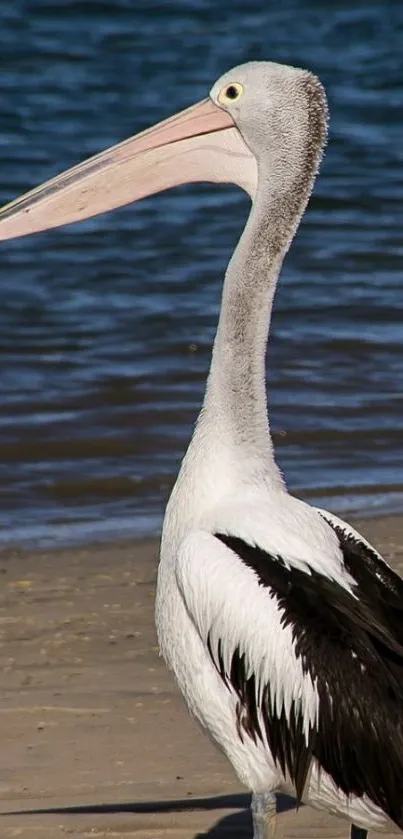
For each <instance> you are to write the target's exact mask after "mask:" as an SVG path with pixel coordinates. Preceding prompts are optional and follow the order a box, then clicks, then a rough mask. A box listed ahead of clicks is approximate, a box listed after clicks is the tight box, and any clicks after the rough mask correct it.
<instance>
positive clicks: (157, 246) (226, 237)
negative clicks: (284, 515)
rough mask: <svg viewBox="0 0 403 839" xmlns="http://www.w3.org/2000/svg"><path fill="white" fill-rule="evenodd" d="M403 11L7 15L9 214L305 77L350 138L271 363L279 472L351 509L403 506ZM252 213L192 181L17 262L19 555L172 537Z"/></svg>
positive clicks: (140, 7)
mask: <svg viewBox="0 0 403 839" xmlns="http://www.w3.org/2000/svg"><path fill="white" fill-rule="evenodd" d="M402 43H403V4H401V2H400V0H397V1H396V2H387V0H377V2H372V3H371V2H369V3H366V2H358V0H357V2H352V0H346V2H342V0H333V2H331V0H321V2H319V0H317V2H314V0H282V2H281V3H279V4H276V3H268V2H267V0H248V2H247V3H245V2H244V0H231V2H215V0H176V2H168V1H166V2H164V0H160V2H152V0H109V2H107V0H99V2H98V0H87V2H74V0H58V2H56V0H53V2H50V0H48V1H46V0H42V2H35V0H25V2H24V1H23V0H13V2H12V3H11V2H10V3H2V4H1V5H0V55H1V70H0V73H1V76H0V200H1V202H2V203H3V202H6V201H9V200H11V199H12V198H14V197H15V196H16V195H18V194H20V193H21V192H23V191H25V190H27V189H29V188H31V187H33V186H35V185H36V184H38V183H39V182H41V181H43V180H44V179H47V178H49V177H51V176H52V175H53V174H55V173H56V172H58V171H60V170H62V169H64V168H66V167H67V166H69V165H71V164H73V163H75V162H77V161H79V160H81V159H83V158H85V157H86V156H88V155H90V154H93V153H94V152H97V151H99V150H101V149H103V148H105V147H107V146H108V145H110V144H112V143H115V142H117V141H118V140H121V139H123V138H125V137H127V136H129V135H131V134H133V133H135V132H137V131H139V130H140V129H142V128H144V127H145V126H147V125H149V124H152V123H153V122H155V121H158V120H160V119H162V118H164V117H166V116H168V115H170V114H172V113H174V112H175V111H177V110H179V109H182V108H183V107H186V106H187V105H189V104H191V103H193V102H194V101H197V100H198V99H200V98H202V97H204V96H205V95H206V93H207V91H208V90H209V88H210V86H211V84H212V83H213V82H214V80H215V79H216V77H217V76H219V75H220V74H221V73H222V72H224V71H225V70H227V69H229V68H230V67H231V66H233V65H234V64H237V63H239V62H243V61H248V60H251V59H269V60H275V61H281V62H285V63H291V64H296V65H300V66H307V67H309V68H311V69H312V70H314V71H315V72H316V73H318V74H319V76H320V77H321V79H322V80H323V82H324V83H325V85H326V87H327V90H328V95H329V99H330V105H331V114H332V121H331V135H330V144H329V148H328V153H327V157H326V160H325V163H324V165H323V169H322V175H321V178H320V180H319V182H318V185H317V188H316V191H315V196H314V198H313V200H312V202H311V205H310V208H309V211H308V212H307V215H306V218H305V221H304V223H303V225H302V227H301V230H300V232H299V234H298V237H297V240H296V241H295V243H294V246H293V249H292V251H291V253H290V255H289V257H288V259H287V262H286V265H285V267H284V271H283V276H282V280H281V285H280V289H279V294H278V297H277V305H276V310H275V316H274V322H273V329H272V336H271V347H270V352H269V358H268V382H269V405H270V411H271V416H272V426H273V429H274V431H275V437H276V445H277V452H278V459H279V461H280V464H281V466H282V468H283V470H284V472H285V474H286V476H287V479H288V483H289V486H290V487H291V488H292V489H293V490H294V491H295V492H297V493H298V494H301V495H304V496H305V497H309V498H311V499H313V500H314V501H316V502H320V503H323V504H326V505H327V506H328V507H329V508H331V509H333V510H336V511H341V512H342V513H345V514H350V515H351V514H353V513H358V512H359V513H363V514H371V513H375V512H380V511H402V510H403V399H402V396H401V391H402V385H403V330H402V320H403V267H402V266H403V121H402V102H403V50H402ZM247 212H248V201H247V200H246V199H245V198H244V197H243V196H242V195H241V193H239V192H238V191H237V190H236V189H235V188H230V187H213V186H211V187H210V186H194V187H191V188H189V187H188V188H182V189H178V190H175V191H172V192H169V193H166V194H164V195H160V196H156V197H154V198H152V199H149V200H148V201H146V202H143V203H140V204H138V205H137V206H134V207H129V208H125V209H123V210H120V211H118V212H116V213H114V214H110V215H107V216H102V217H100V218H97V219H94V220H92V221H90V222H87V223H85V224H83V225H80V226H75V227H69V228H65V229H64V230H56V231H53V232H52V233H48V234H44V235H38V236H36V237H32V238H27V239H23V240H21V241H18V240H17V241H15V242H11V243H4V244H2V246H1V249H0V266H1V267H0V288H1V306H0V461H1V466H0V469H1V474H0V541H2V542H6V541H8V542H24V541H25V542H27V541H28V542H39V543H45V542H47V541H51V542H52V541H53V540H59V541H71V540H87V539H94V538H104V537H105V538H106V537H108V538H109V537H116V536H126V535H142V534H144V533H155V532H156V531H157V530H158V528H159V526H160V522H161V517H162V513H163V508H164V504H165V501H166V498H167V495H168V492H169V488H170V486H171V485H172V482H173V480H174V476H175V473H176V471H177V469H178V465H179V462H180V459H181V457H182V455H183V452H184V450H185V447H186V444H187V441H188V439H189V435H190V432H191V428H192V424H193V422H194V420H195V417H196V415H197V412H198V409H199V407H200V403H201V399H202V394H203V388H204V381H205V376H206V372H207V368H208V364H209V358H210V347H211V342H212V340H213V336H214V330H215V325H216V321H217V314H218V307H219V298H220V290H221V281H222V275H223V271H224V268H225V265H226V262H227V261H228V258H229V256H230V254H231V251H232V249H233V247H234V245H235V243H236V240H237V237H238V236H239V233H240V231H241V229H242V226H243V224H244V221H245V218H246V214H247Z"/></svg>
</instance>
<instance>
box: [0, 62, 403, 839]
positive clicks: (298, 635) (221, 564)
mask: <svg viewBox="0 0 403 839" xmlns="http://www.w3.org/2000/svg"><path fill="white" fill-rule="evenodd" d="M327 120H328V111H327V104H326V96H325V92H324V90H323V87H322V85H321V84H320V82H319V80H318V79H317V78H316V77H315V76H314V75H312V74H311V73H310V72H308V71H306V70H301V69H297V68H293V67H287V66H281V65H278V64H274V63H268V62H252V63H248V64H244V65H241V66H238V67H235V68H234V69H233V70H231V71H230V72H228V73H226V74H224V75H223V76H222V77H221V78H220V79H219V80H218V81H217V82H216V83H215V84H214V85H213V87H212V89H211V91H210V94H209V97H208V98H207V99H205V100H203V101H202V102H200V103H198V104H196V105H194V106H193V107H191V108H189V109H187V110H185V111H183V112H181V113H180V114H179V115H177V116H174V117H172V118H171V119H168V120H166V121H165V122H162V123H160V124H158V125H157V126H156V127H154V128H151V129H149V130H147V131H145V132H143V133H142V134H139V135H138V136H137V137H134V138H130V139H128V140H126V141H125V142H123V143H121V144H119V145H117V146H114V147H113V148H111V149H109V150H107V151H105V152H103V153H101V154H98V155H97V156H95V157H93V158H92V159H90V160H89V161H87V162H85V163H82V164H80V165H78V166H77V167H75V168H73V169H71V170H69V171H68V172H66V173H64V174H62V175H60V176H58V177H56V178H55V179H53V180H51V181H50V182H48V183H47V184H45V185H43V186H41V187H39V188H38V189H36V190H34V191H33V192H30V193H28V194H27V195H26V196H23V197H22V198H20V199H18V200H16V201H14V202H13V203H12V204H10V205H8V206H7V207H5V208H4V209H3V210H2V212H1V213H0V238H2V239H8V238H13V237H15V236H23V235H26V234H29V233H33V232H35V231H39V230H45V229H47V228H51V227H56V226H58V225H62V224H67V223H69V222H73V221H79V220H80V219H85V218H88V217H90V216H94V215H96V214H97V213H101V212H104V211H105V210H111V209H113V208H115V207H118V206H120V205H122V204H127V203H129V202H132V201H135V200H138V199H140V198H143V197H145V196H146V195H150V194H151V193H156V192H159V191H160V190H163V189H167V188H169V187H173V186H175V185H177V184H183V183H189V182H196V181H210V182H214V181H217V182H219V181H221V182H233V183H235V184H238V185H239V186H240V187H241V188H242V189H244V190H245V191H246V192H247V193H249V195H250V197H251V199H252V207H251V211H250V215H249V218H248V220H247V223H246V226H245V229H244V231H243V233H242V236H241V238H240V241H239V243H238V245H237V247H236V250H235V252H234V254H233V256H232V258H231V261H230V263H229V266H228V269H227V271H226V274H225V279H224V286H223V294H222V305H221V311H220V317H219V323H218V328H217V334H216V337H215V341H214V347H213V352H212V361H211V367H210V372H209V376H208V380H207V386H206V393H205V398H204V402H203V407H202V410H201V413H200V416H199V418H198V421H197V424H196V427H195V431H194V434H193V437H192V439H191V442H190V445H189V448H188V450H187V453H186V455H185V457H184V460H183V462H182V465H181V469H180V472H179V476H178V478H177V481H176V484H175V486H174V489H173V491H172V494H171V497H170V500H169V502H168V506H167V510H166V515H165V520H164V525H163V533H162V541H161V557H160V564H159V571H158V585H157V598H156V624H157V631H158V638H159V644H160V649H161V652H162V655H163V656H164V658H165V660H166V662H167V664H168V666H169V667H170V668H171V669H172V670H173V672H174V674H175V677H176V680H177V683H178V685H179V688H180V690H181V692H182V694H183V696H184V698H185V700H186V703H187V705H188V708H189V709H190V712H191V713H192V714H193V716H194V717H195V718H196V719H197V720H198V722H199V723H200V724H201V726H202V728H203V729H204V730H205V731H206V732H207V733H208V734H209V736H210V738H211V739H212V740H213V741H214V743H215V744H216V745H217V746H218V747H219V749H220V750H221V751H222V752H223V753H224V754H225V755H226V756H227V757H228V759H229V761H230V762H231V763H232V766H233V767H234V769H235V772H236V774H237V775H238V778H239V779H240V781H241V782H242V783H243V784H244V785H245V786H246V787H247V788H248V789H249V790H250V791H251V793H252V805H251V806H252V819H253V829H254V834H253V835H254V839H268V837H272V836H273V834H274V830H275V824H276V793H281V792H283V793H288V794H290V795H292V796H294V798H295V799H296V802H297V804H300V803H306V804H310V805H312V806H314V807H316V808H319V809H322V810H325V811H328V812H329V813H333V814H336V815H339V816H342V817H344V818H345V819H347V820H348V821H349V822H350V825H351V834H352V836H353V837H355V839H358V837H361V839H362V837H364V836H365V835H366V831H367V830H369V829H375V830H389V829H394V828H395V827H396V826H398V827H399V828H403V783H402V777H403V581H402V580H401V578H400V577H399V576H398V575H397V574H396V573H395V572H394V571H393V570H392V569H391V568H390V566H389V565H388V564H387V563H386V562H385V561H384V560H383V559H382V557H381V556H380V555H379V553H378V552H377V551H376V550H375V549H374V548H373V547H371V545H369V544H368V542H366V541H365V539H363V538H362V536H360V535H359V534H358V533H357V532H356V531H355V530H353V529H352V528H351V527H350V526H349V525H348V524H346V523H345V522H343V521H341V520H340V519H338V518H337V517H336V516H335V515H332V514H331V513H328V512H326V511H324V510H320V509H316V508H313V507H310V506H308V505H307V504H306V503H304V502H303V501H301V500H299V499H298V498H295V497H293V496H292V495H290V494H289V493H288V491H287V488H286V486H285V483H284V480H283V477H282V475H281V473H280V471H279V469H278V467H277V465H276V461H275V456H274V451H273V444H272V440H271V436H270V430H269V422H268V416H267V405H266V389H265V351H266V344H267V337H268V330H269V323H270V316H271V309H272V303H273V298H274V294H275V290H276V285H277V280H278V277H279V273H280V269H281V266H282V263H283V260H284V257H285V255H286V253H287V251H288V248H289V247H290V244H291V242H292V240H293V237H294V234H295V232H296V230H297V228H298V225H299V222H300V220H301V217H302V215H303V213H304V210H305V208H306V205H307V203H308V200H309V197H310V194H311V191H312V188H313V185H314V181H315V177H316V174H317V171H318V168H319V165H320V162H321V158H322V154H323V150H324V145H325V142H326V135H327Z"/></svg>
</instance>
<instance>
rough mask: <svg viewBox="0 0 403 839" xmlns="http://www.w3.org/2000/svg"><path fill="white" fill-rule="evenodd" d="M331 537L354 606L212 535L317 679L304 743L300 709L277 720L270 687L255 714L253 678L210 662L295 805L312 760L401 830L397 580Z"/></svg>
mask: <svg viewBox="0 0 403 839" xmlns="http://www.w3.org/2000/svg"><path fill="white" fill-rule="evenodd" d="M328 523H329V524H330V526H332V527H333V525H331V523H330V522H328ZM333 529H334V530H335V532H336V533H337V535H338V538H339V541H340V548H341V550H342V552H343V557H344V563H345V567H346V568H347V570H348V571H349V572H350V574H351V576H352V577H353V578H354V579H355V580H356V581H357V586H356V588H355V589H354V593H355V594H356V598H355V597H353V596H352V595H351V594H349V592H348V591H346V590H345V589H343V588H342V587H341V586H339V585H338V584H337V583H336V582H334V581H333V580H331V579H330V578H328V577H325V576H324V575H322V574H319V573H317V572H316V571H313V570H312V569H311V574H307V573H305V572H304V571H301V570H299V569H298V568H293V567H291V568H289V567H287V565H286V563H285V562H284V560H283V559H282V558H281V557H280V556H271V555H270V554H268V553H266V552H265V551H263V550H261V549H260V548H258V547H255V546H251V545H248V544H247V543H246V542H244V541H243V540H242V539H238V538H237V537H233V536H228V535H226V534H222V533H217V534H216V537H217V538H218V539H219V540H220V541H221V542H223V543H224V544H225V545H227V547H228V548H230V549H231V550H232V551H234V552H235V553H236V554H237V555H238V556H239V557H240V559H241V560H242V561H243V562H244V563H245V565H247V566H248V567H249V568H251V569H252V570H253V571H254V572H255V574H256V576H257V579H258V582H259V585H261V586H265V587H268V588H270V590H271V591H272V593H273V594H274V595H275V597H276V598H277V601H278V604H279V608H280V610H281V612H282V618H281V620H282V623H283V625H284V626H286V625H290V626H291V628H292V635H293V641H294V645H295V646H294V651H295V655H296V656H297V658H300V659H301V661H302V666H303V669H304V671H305V672H306V673H309V674H310V676H311V678H312V679H313V680H316V685H317V690H318V695H319V719H318V724H317V726H315V727H314V728H311V730H310V731H309V736H308V739H307V740H306V738H305V735H304V731H303V717H302V712H301V708H300V706H299V703H294V704H293V706H292V708H291V711H290V714H289V715H286V713H285V710H284V708H283V709H282V711H281V713H280V714H277V712H276V710H275V709H276V702H275V696H271V694H270V685H269V684H268V685H265V686H264V689H263V699H262V703H261V708H260V709H259V708H257V705H256V703H257V699H256V697H257V691H256V684H255V677H254V676H253V675H252V676H250V677H249V678H246V667H245V662H244V657H243V655H242V654H241V652H240V650H239V649H236V650H235V652H234V654H233V658H232V663H231V668H230V673H226V672H225V667H224V663H223V657H222V655H221V649H220V647H219V649H218V659H219V660H218V662H215V663H216V666H217V668H218V670H219V672H220V674H221V677H222V678H223V680H224V681H225V682H226V684H229V683H231V685H232V688H233V690H234V691H235V693H236V695H237V697H238V712H237V719H238V731H239V733H240V735H241V736H242V734H243V732H244V733H245V734H249V735H250V736H251V737H253V739H256V738H259V739H262V731H261V727H260V723H259V712H260V713H261V716H260V719H261V720H263V723H264V729H265V734H266V737H267V740H268V743H269V746H270V749H271V751H272V754H273V757H274V759H275V761H276V762H277V763H278V765H279V766H280V767H281V770H282V772H283V773H284V774H287V775H288V776H289V777H290V778H291V780H292V782H293V783H294V785H295V788H296V792H297V798H298V800H301V798H302V795H303V791H304V787H305V784H306V781H307V776H308V772H309V767H310V764H311V761H312V758H315V759H316V760H317V761H318V763H319V765H320V766H321V767H322V769H323V770H324V771H325V772H326V773H328V774H329V775H330V776H331V777H332V778H333V780H334V782H335V784H336V785H337V787H339V788H340V789H341V790H342V791H343V792H344V793H345V794H346V795H356V796H363V795H367V796H369V798H371V799H372V801H373V802H374V803H375V804H376V805H378V806H379V807H381V808H382V810H384V812H385V813H386V814H387V815H388V816H389V817H390V818H391V819H392V820H393V821H394V822H396V824H397V825H398V826H399V827H400V828H403V795H402V793H403V783H402V780H401V779H402V777H403V581H402V580H401V578H400V577H398V576H397V575H396V574H394V572H393V571H392V570H391V569H389V568H388V566H387V565H385V564H384V563H383V562H382V561H381V560H380V559H379V558H378V557H377V555H376V553H375V552H374V551H371V549H370V548H367V546H366V545H365V544H363V543H361V542H358V541H357V540H356V539H354V538H353V537H351V536H350V535H349V534H346V533H345V532H344V531H343V530H342V529H341V528H335V527H333ZM251 620H253V614H252V615H251ZM210 653H211V650H210ZM285 677H286V674H285Z"/></svg>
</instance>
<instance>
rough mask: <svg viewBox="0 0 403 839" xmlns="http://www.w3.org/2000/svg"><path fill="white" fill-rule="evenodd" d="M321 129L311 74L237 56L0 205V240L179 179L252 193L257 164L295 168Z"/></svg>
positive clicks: (322, 109) (319, 100) (317, 142)
mask: <svg viewBox="0 0 403 839" xmlns="http://www.w3.org/2000/svg"><path fill="white" fill-rule="evenodd" d="M325 132H326V101H325V96H324V93H323V89H322V87H321V85H320V83H319V81H318V80H317V79H316V78H315V77H314V76H312V74H311V73H309V72H307V71H305V70H299V69H295V68H292V67H286V66H283V65H279V64H272V63H269V62H264V61H262V62H250V63H249V64H243V65H240V66H239V67H235V68H234V69H233V70H231V71H230V72H228V73H225V74H224V75H223V76H222V77H221V78H220V79H219V80H218V81H217V82H216V83H215V84H214V86H213V88H212V90H211V91H210V96H209V97H208V98H207V99H205V100H203V101H202V102H199V103H198V104H197V105H193V106H192V107H191V108H188V109H187V110H185V111H182V112H181V113H179V114H177V115H176V116H173V117H171V118H170V119H167V120H165V121H164V122H161V123H159V124H158V125H156V126H155V127H153V128H149V129H148V130H147V131H143V132H142V133H141V134H138V135H137V136H135V137H131V138H130V139H129V140H125V141H124V142H123V143H120V144H119V145H117V146H113V147H112V148H110V149H108V150H107V151H104V152H101V153H100V154H97V155H96V156H95V157H92V158H90V159H89V160H87V161H85V162H84V163H81V164H79V165H78V166H75V167H73V168H72V169H69V170H68V171H67V172H64V173H63V174H61V175H58V176H57V177H56V178H53V179H52V180H51V181H48V182H47V183H45V184H43V185H42V186H40V187H38V188H37V189H34V190H33V191H32V192H29V193H27V194H26V195H24V196H22V197H21V198H18V199H17V200H16V201H13V202H12V203H11V204H8V205H7V206H6V207H4V208H3V209H2V210H1V211H0V239H3V240H4V239H12V238H15V237H17V236H26V235H28V234H30V233H35V232H38V231H40V230H48V229H50V228H52V227H59V226H61V225H64V224H70V223H72V222H77V221H81V220H84V219H87V218H90V217H91V216H95V215H98V214H99V213H103V212H106V211H107V210H113V209H116V208H117V207H121V206H123V205H124V204H130V203H132V202H134V201H138V200H139V199H140V198H145V197H146V196H148V195H152V194H154V193H156V192H161V191H162V190H165V189H169V188H170V187H173V186H179V185H180V184H185V183H192V182H198V181H205V182H206V181H207V182H222V183H235V184H238V185H239V186H240V187H241V188H242V189H244V190H245V191H246V192H248V193H249V195H250V196H251V197H252V198H253V197H254V196H255V193H256V190H257V185H258V171H259V170H260V168H261V166H262V164H263V163H266V162H267V164H268V168H269V169H270V170H271V175H272V177H273V178H274V179H276V177H277V176H278V167H279V166H282V165H283V164H284V165H286V166H288V167H290V166H291V170H292V167H293V165H295V160H296V158H297V157H298V156H299V153H300V152H301V149H304V154H305V155H308V156H309V147H310V145H311V146H312V149H314V151H315V153H316V155H317V157H318V162H319V158H320V151H321V149H322V146H323V143H324V139H325ZM311 168H312V167H311ZM276 170H277V171H276Z"/></svg>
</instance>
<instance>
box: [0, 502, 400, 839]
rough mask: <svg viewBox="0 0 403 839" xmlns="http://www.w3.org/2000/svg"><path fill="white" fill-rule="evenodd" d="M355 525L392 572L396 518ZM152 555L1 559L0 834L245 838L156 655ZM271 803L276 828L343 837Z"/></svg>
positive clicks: (244, 799) (236, 805)
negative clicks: (275, 811) (278, 811)
mask: <svg viewBox="0 0 403 839" xmlns="http://www.w3.org/2000/svg"><path fill="white" fill-rule="evenodd" d="M358 524H359V527H360V529H361V530H362V532H363V533H364V534H366V535H367V536H368V537H369V538H370V539H371V541H373V542H374V544H375V545H377V546H378V547H379V548H380V549H381V550H382V551H383V552H384V554H385V555H386V556H387V557H389V559H390V560H391V561H392V563H393V564H394V565H395V567H397V568H400V569H402V568H403V519H400V518H398V517H392V518H383V519H378V520H375V519H373V520H371V521H365V522H360V523H358ZM156 552H157V548H156V545H155V544H154V543H149V542H144V543H142V542H136V543H131V544H116V545H107V546H92V547H90V548H83V549H71V550H60V551H54V552H49V553H36V554H27V553H23V552H19V551H12V550H10V551H8V552H5V553H3V554H1V555H0V585H1V588H0V667H1V671H0V696H1V700H0V799H1V802H0V812H1V815H0V839H8V837H20V838H21V839H66V837H70V836H71V837H81V838H83V837H137V839H146V837H147V839H153V837H165V838H166V839H176V837H177V839H194V837H199V839H200V837H210V839H220V837H222V839H224V837H227V839H229V837H239V839H241V837H244V839H246V837H250V836H251V824H250V820H249V814H248V812H247V810H246V808H247V806H248V796H247V795H246V794H245V791H244V790H243V789H242V788H241V787H240V785H239V783H238V782H237V780H236V778H235V777H234V775H233V772H232V769H231V767H230V766H229V765H228V764H227V762H226V761H225V760H224V758H223V757H221V755H219V754H218V753H217V752H216V751H215V750H214V748H213V746H212V745H211V744H210V742H209V741H208V740H207V739H206V738H205V737H203V735H202V734H201V733H200V731H199V730H198V728H197V726H196V725H195V723H194V722H193V721H192V720H191V719H190V718H189V716H188V714H187V711H186V709H185V707H184V705H183V703H182V700H181V698H180V696H179V695H178V691H177V689H176V687H175V685H174V683H173V680H172V677H171V675H170V674H169V673H168V672H167V670H166V669H165V666H164V664H163V662H162V661H161V659H160V658H159V657H158V653H157V649H156V639H155V632H154V620H153V618H154V589H155V576H156V564H157V556H156ZM280 804H281V808H282V813H281V815H280V818H279V835H281V836H282V837H283V836H289V837H292V836H295V837H297V836H298V837H307V839H313V837H316V836H317V837H320V839H332V837H337V836H343V837H347V836H348V825H347V823H344V822H342V821H338V820H337V819H334V818H331V817H328V816H325V815H321V814H319V813H316V812H315V811H313V810H311V809H310V808H308V807H303V808H301V810H300V811H299V813H296V812H295V811H294V809H293V805H292V802H290V801H289V800H287V799H283V800H281V802H280ZM35 810H36V811H37V812H35ZM39 810H41V811H42V812H38V811H39Z"/></svg>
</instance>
